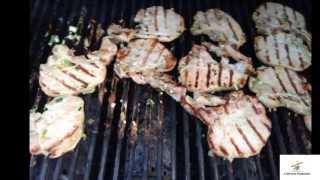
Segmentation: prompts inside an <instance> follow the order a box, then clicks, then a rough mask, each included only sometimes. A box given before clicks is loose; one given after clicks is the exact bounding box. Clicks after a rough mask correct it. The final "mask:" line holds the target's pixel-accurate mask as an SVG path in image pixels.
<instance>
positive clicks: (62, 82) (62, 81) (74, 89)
mask: <svg viewBox="0 0 320 180" xmlns="http://www.w3.org/2000/svg"><path fill="white" fill-rule="evenodd" d="M47 75H48V76H49V77H51V78H53V79H54V80H56V81H58V82H59V83H61V84H62V85H63V86H64V87H66V88H68V89H70V90H72V91H75V92H76V91H77V88H75V87H72V86H70V85H69V84H67V83H66V82H65V81H64V80H60V79H58V78H57V77H55V76H52V75H49V74H47Z"/></svg>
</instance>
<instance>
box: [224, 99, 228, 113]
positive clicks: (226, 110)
mask: <svg viewBox="0 0 320 180" xmlns="http://www.w3.org/2000/svg"><path fill="white" fill-rule="evenodd" d="M223 109H224V111H225V113H226V114H229V110H228V102H227V103H225V104H224V105H223Z"/></svg>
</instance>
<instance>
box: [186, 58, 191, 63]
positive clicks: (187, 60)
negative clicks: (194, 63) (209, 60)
mask: <svg viewBox="0 0 320 180" xmlns="http://www.w3.org/2000/svg"><path fill="white" fill-rule="evenodd" d="M186 58H187V59H186V65H188V64H189V62H190V60H191V59H190V56H187V57H186Z"/></svg>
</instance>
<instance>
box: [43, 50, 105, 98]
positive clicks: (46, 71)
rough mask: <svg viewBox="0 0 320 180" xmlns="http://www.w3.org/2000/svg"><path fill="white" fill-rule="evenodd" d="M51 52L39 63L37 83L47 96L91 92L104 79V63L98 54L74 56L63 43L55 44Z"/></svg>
mask: <svg viewBox="0 0 320 180" xmlns="http://www.w3.org/2000/svg"><path fill="white" fill-rule="evenodd" d="M52 52H53V54H52V55H51V56H49V58H48V61H47V63H46V64H41V65H40V77H39V84H40V87H41V89H42V90H43V91H44V92H45V93H46V94H47V95H48V96H53V97H55V96H63V95H76V94H79V93H89V92H93V91H94V90H95V87H96V86H97V85H98V84H100V83H102V82H103V80H104V79H105V76H106V71H107V70H106V65H105V64H104V63H103V62H102V61H101V60H100V57H99V56H96V55H93V54H91V55H88V58H89V59H87V58H86V57H85V56H74V55H73V52H72V51H70V49H69V48H68V47H67V46H65V45H56V46H55V47H54V48H53V50H52Z"/></svg>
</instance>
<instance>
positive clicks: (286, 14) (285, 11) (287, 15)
mask: <svg viewBox="0 0 320 180" xmlns="http://www.w3.org/2000/svg"><path fill="white" fill-rule="evenodd" d="M282 8H283V14H284V15H285V16H286V19H288V24H289V27H291V26H292V23H291V19H290V18H289V14H288V12H287V8H286V7H285V6H284V5H282Z"/></svg>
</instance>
